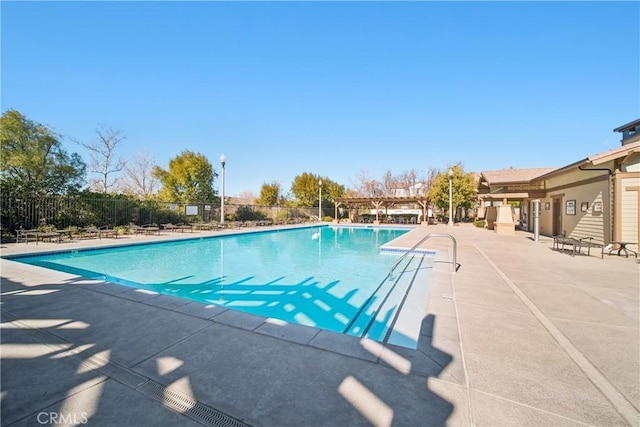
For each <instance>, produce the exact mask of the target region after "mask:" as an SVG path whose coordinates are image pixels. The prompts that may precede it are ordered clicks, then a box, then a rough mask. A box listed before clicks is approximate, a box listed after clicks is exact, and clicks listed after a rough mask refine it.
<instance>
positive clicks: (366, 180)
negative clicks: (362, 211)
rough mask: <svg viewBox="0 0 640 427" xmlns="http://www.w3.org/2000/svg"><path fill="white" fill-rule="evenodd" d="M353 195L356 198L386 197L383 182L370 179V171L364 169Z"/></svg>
mask: <svg viewBox="0 0 640 427" xmlns="http://www.w3.org/2000/svg"><path fill="white" fill-rule="evenodd" d="M353 193H354V196H355V197H380V196H383V195H385V188H384V186H383V185H382V183H381V182H379V181H377V180H375V179H373V178H371V177H369V171H367V170H366V169H362V170H360V175H359V176H358V182H357V183H356V184H355V189H354V191H353Z"/></svg>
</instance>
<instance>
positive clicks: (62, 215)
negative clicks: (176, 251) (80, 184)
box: [0, 194, 326, 234]
mask: <svg viewBox="0 0 640 427" xmlns="http://www.w3.org/2000/svg"><path fill="white" fill-rule="evenodd" d="M0 213H1V225H2V232H3V233H5V232H9V233H12V234H15V230H18V229H20V228H23V229H34V228H38V227H40V226H43V225H48V226H53V227H55V228H57V229H65V228H67V227H73V226H77V227H87V226H90V225H94V226H96V227H103V226H107V227H118V226H125V225H128V224H130V223H134V224H138V225H145V224H163V223H183V222H184V223H196V222H210V221H214V220H219V219H220V204H219V202H216V204H214V203H166V202H158V201H149V200H136V199H128V198H104V199H92V198H83V197H21V196H16V195H13V194H2V195H1V196H0ZM236 213H238V214H244V215H246V214H247V213H250V214H251V213H252V214H254V215H257V216H258V217H261V218H270V219H273V220H276V219H283V218H309V217H310V216H312V215H317V208H288V207H280V206H246V205H243V206H240V205H233V204H225V218H226V219H227V220H230V221H233V220H236ZM325 213H326V211H325ZM237 219H240V220H242V219H244V218H237ZM248 219H253V218H248Z"/></svg>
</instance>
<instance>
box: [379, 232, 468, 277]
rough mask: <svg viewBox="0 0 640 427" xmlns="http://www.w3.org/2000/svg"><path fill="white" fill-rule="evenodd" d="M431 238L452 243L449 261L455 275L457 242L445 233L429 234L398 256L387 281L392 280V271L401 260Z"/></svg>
mask: <svg viewBox="0 0 640 427" xmlns="http://www.w3.org/2000/svg"><path fill="white" fill-rule="evenodd" d="M431 237H447V238H449V239H451V241H452V242H453V261H451V273H453V274H455V272H456V269H457V267H458V263H457V259H458V242H456V239H455V237H453V236H452V235H451V234H446V233H429V234H427V235H426V236H424V237H423V238H422V239H420V241H419V242H418V243H416V244H415V245H413V247H412V248H411V249H409V250H408V251H406V252H405V253H403V254H402V256H400V258H398V260H397V261H396V262H395V263H394V264H393V265H392V266H391V268H390V269H389V280H393V270H395V269H396V267H397V266H398V264H400V262H402V260H403V259H404V258H405V257H406V256H407V255H409V254H410V253H411V252H413V251H414V250H416V248H417V247H418V246H420V245H421V244H422V243H424V242H425V241H426V240H429V238H431Z"/></svg>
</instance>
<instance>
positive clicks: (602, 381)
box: [474, 243, 640, 426]
mask: <svg viewBox="0 0 640 427" xmlns="http://www.w3.org/2000/svg"><path fill="white" fill-rule="evenodd" d="M474 246H475V247H476V249H477V250H478V252H479V253H480V254H481V255H482V256H483V257H484V259H485V260H486V261H487V262H488V263H489V265H491V267H492V268H493V269H494V270H495V271H496V273H498V275H499V276H500V277H501V278H502V280H503V281H504V282H505V283H506V284H507V285H508V286H509V287H510V288H511V290H512V291H513V293H515V294H516V296H517V297H518V298H519V299H520V301H522V303H523V304H524V305H525V306H526V307H527V308H528V309H529V311H531V313H532V314H533V315H534V316H535V318H536V319H537V320H538V321H539V322H540V323H541V324H542V325H543V326H544V327H545V329H546V330H547V331H548V332H549V334H551V336H552V337H553V339H555V340H556V342H557V343H558V344H559V345H560V347H562V349H563V350H564V351H565V352H566V353H567V354H568V355H569V357H570V358H571V359H572V360H573V362H574V363H575V364H576V365H578V367H579V368H580V369H581V370H582V372H584V373H585V375H586V376H587V378H588V379H589V380H590V381H591V382H592V383H593V384H594V385H595V386H596V388H597V389H598V390H600V392H601V393H602V394H603V395H604V396H605V397H606V398H607V400H609V402H611V404H612V405H613V407H614V408H615V409H616V411H618V413H619V414H620V415H621V416H622V417H623V418H624V419H625V421H626V422H627V423H628V424H629V425H630V426H640V412H639V411H638V410H637V409H636V408H635V407H634V406H633V404H631V402H629V401H628V400H627V398H626V397H624V395H622V393H620V392H619V391H618V389H616V388H615V386H613V384H611V383H610V382H609V380H608V379H607V378H606V377H605V376H604V375H602V374H601V373H600V371H599V370H598V368H596V367H595V366H593V364H592V363H591V362H590V361H589V359H587V357H586V356H585V355H584V354H583V353H582V352H581V351H580V350H578V349H577V348H576V347H575V346H574V345H573V343H572V342H571V340H569V339H568V338H567V337H566V336H565V335H564V334H563V333H562V331H560V329H558V328H557V327H556V325H554V324H553V322H552V321H551V320H549V318H548V317H547V316H545V314H544V313H542V311H540V309H539V308H538V307H537V306H536V305H535V304H534V303H533V301H531V300H530V299H529V298H528V297H527V296H526V295H525V294H524V292H522V291H521V290H520V288H518V287H517V286H516V284H515V283H514V282H513V281H512V280H511V279H509V277H508V276H507V275H506V274H505V273H504V272H503V271H502V270H501V269H500V268H499V267H498V266H497V265H496V264H495V263H494V262H493V261H491V259H490V258H489V257H488V256H487V255H486V254H485V253H484V252H483V251H482V250H481V249H480V248H479V247H478V246H477V245H476V244H475V243H474Z"/></svg>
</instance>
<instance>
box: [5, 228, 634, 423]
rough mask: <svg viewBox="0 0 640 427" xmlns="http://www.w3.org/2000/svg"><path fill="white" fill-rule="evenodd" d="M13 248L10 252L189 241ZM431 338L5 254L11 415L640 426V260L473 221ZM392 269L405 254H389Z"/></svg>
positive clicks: (442, 246)
mask: <svg viewBox="0 0 640 427" xmlns="http://www.w3.org/2000/svg"><path fill="white" fill-rule="evenodd" d="M215 233H218V234H219V233H220V232H197V233H194V234H193V235H190V233H185V234H182V233H177V234H176V233H166V234H164V235H162V236H148V237H147V236H144V237H143V236H135V237H133V236H131V237H127V238H123V239H117V240H113V239H102V240H98V239H91V240H84V241H79V242H72V243H62V244H56V243H40V244H39V245H37V246H36V245H35V244H33V243H29V244H24V243H20V244H3V245H2V255H9V254H17V253H25V252H40V251H44V250H60V249H67V248H72V249H75V248H80V247H88V246H95V245H105V244H126V243H131V242H138V241H140V242H142V241H149V240H160V239H171V238H189V237H196V235H202V236H204V235H210V234H215ZM427 233H451V234H452V235H453V236H454V237H455V238H456V240H457V249H458V254H457V255H458V259H457V262H458V264H459V268H458V271H457V273H456V274H451V273H450V268H449V267H450V266H449V264H446V263H445V262H444V261H446V260H447V259H449V253H448V252H449V250H450V248H451V242H450V241H449V240H448V239H441V238H434V239H430V240H428V241H427V242H426V243H425V244H424V245H423V247H425V248H430V249H435V250H437V251H439V255H438V258H437V261H439V262H438V263H436V265H435V267H434V270H433V272H432V283H431V284H430V289H429V296H428V299H427V301H425V304H426V305H427V313H428V315H427V316H426V317H425V319H424V321H423V324H422V329H421V335H420V340H419V342H418V349H417V350H411V349H407V348H403V347H397V346H393V345H382V344H380V343H377V342H375V341H370V340H362V339H358V338H355V337H350V336H346V335H341V334H336V333H332V332H328V331H322V330H318V329H315V328H308V327H304V326H299V325H291V324H285V323H282V322H276V321H272V320H269V319H265V318H261V317H258V316H252V315H246V314H244V313H240V312H236V311H233V310H224V309H220V308H217V307H211V306H206V305H203V304H199V303H193V302H189V301H187V300H182V299H178V298H173V297H168V296H163V295H156V294H152V293H148V292H139V291H136V290H133V289H131V288H126V287H121V286H117V285H111V284H106V283H101V282H98V281H89V280H86V279H82V278H78V277H77V276H73V275H69V274H65V273H61V272H55V271H50V270H44V269H41V268H38V267H33V266H28V265H24V264H19V263H15V262H12V261H9V260H6V259H2V260H0V266H1V267H2V282H1V284H2V288H1V294H2V299H1V305H0V312H1V315H2V328H1V329H0V332H1V348H0V361H1V374H2V377H1V392H0V397H1V399H2V400H1V405H2V413H1V415H2V425H3V426H5V425H6V426H23V425H24V426H32V425H46V424H54V423H53V422H52V421H58V422H60V421H63V422H62V423H60V424H67V425H81V424H84V422H85V421H88V424H90V425H104V426H111V425H122V426H128V425H132V426H133V425H135V426H146V425H149V426H157V425H166V426H176V425H185V426H188V425H203V424H204V425H231V426H233V425H237V426H241V425H244V424H248V425H253V426H300V425H308V426H352V425H379V426H391V425H396V426H416V425H421V426H439V425H458V426H472V425H491V426H498V425H501V426H514V425H518V426H520V425H526V426H547V425H594V426H604V425H607V426H609V425H611V426H614V425H615V426H618V425H634V426H639V425H640V413H639V411H638V410H639V408H640V314H639V307H640V295H639V294H640V263H639V260H638V259H636V258H624V257H618V256H615V255H614V256H607V255H605V258H604V259H600V256H599V255H597V256H594V255H593V254H592V256H590V257H587V256H575V257H572V256H570V255H568V254H566V253H561V252H558V251H553V250H552V240H551V239H549V238H546V237H541V238H540V241H539V242H534V241H532V239H531V237H532V236H531V234H529V233H524V232H516V234H515V236H504V235H497V234H495V233H493V232H491V231H488V230H483V229H477V228H475V227H473V226H471V225H469V224H462V225H460V226H455V227H447V226H445V225H437V226H428V227H418V228H416V229H415V230H413V231H412V232H410V233H408V234H406V235H404V236H402V237H401V240H400V241H398V242H397V244H398V245H399V246H411V245H412V244H413V243H415V242H417V241H419V239H421V238H422V236H424V235H426V234H427ZM390 264H391V262H390Z"/></svg>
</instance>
